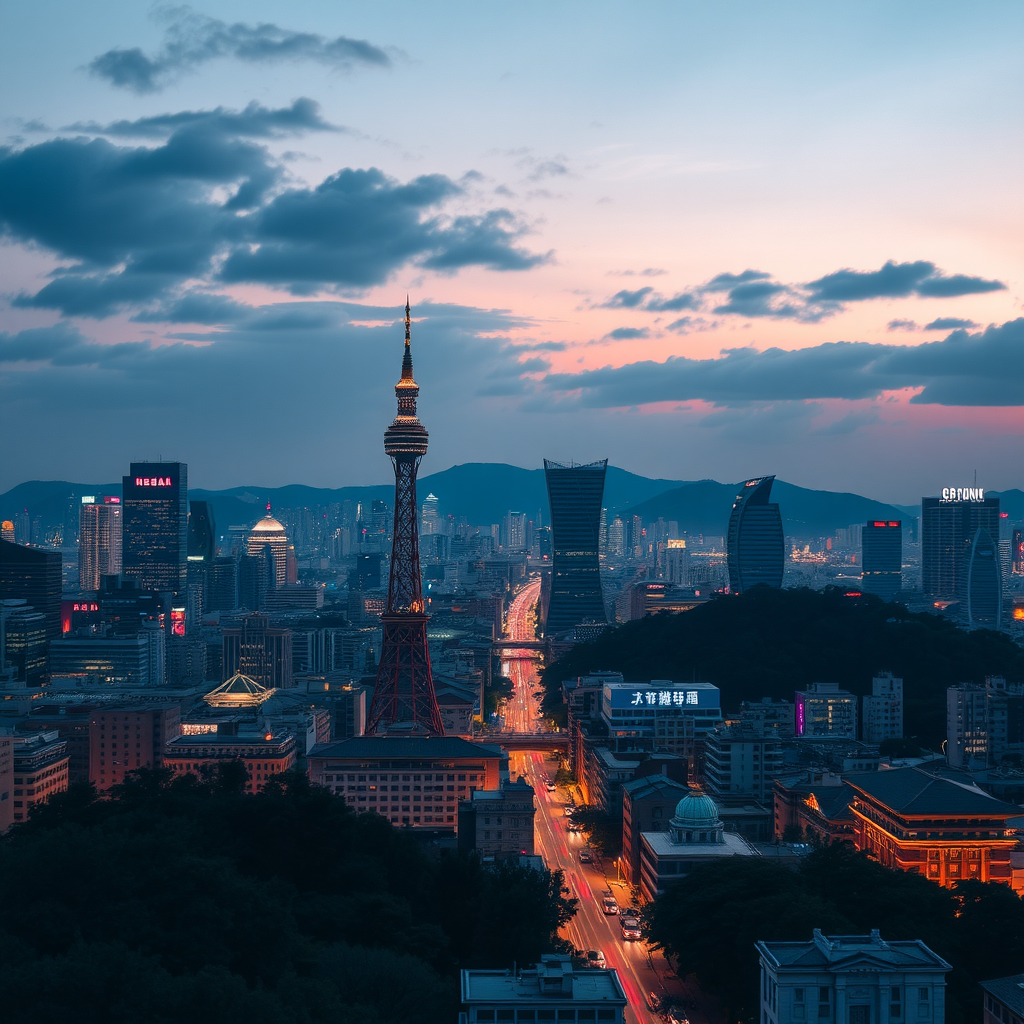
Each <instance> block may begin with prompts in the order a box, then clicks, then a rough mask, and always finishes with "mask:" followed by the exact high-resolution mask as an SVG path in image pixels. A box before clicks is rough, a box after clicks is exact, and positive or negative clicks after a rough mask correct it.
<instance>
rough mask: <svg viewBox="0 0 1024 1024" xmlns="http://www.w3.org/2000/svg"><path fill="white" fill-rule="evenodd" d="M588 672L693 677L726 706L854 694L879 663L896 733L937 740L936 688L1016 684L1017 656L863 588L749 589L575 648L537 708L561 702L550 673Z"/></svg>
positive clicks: (940, 728) (940, 708) (979, 634)
mask: <svg viewBox="0 0 1024 1024" xmlns="http://www.w3.org/2000/svg"><path fill="white" fill-rule="evenodd" d="M598 669H610V670H617V671H620V672H622V673H623V674H624V675H625V677H626V679H627V680H645V679H677V680H685V679H692V678H697V679H705V680H707V681H708V682H711V683H714V684H715V685H716V686H719V687H720V688H721V690H722V705H723V707H724V708H725V709H727V710H729V711H734V710H738V708H739V705H740V702H741V701H744V700H760V699H761V698H762V697H774V698H776V699H779V698H785V699H787V700H792V699H793V692H794V691H795V690H797V689H799V688H800V687H802V686H805V685H806V684H808V683H812V682H827V683H839V684H841V685H842V686H843V687H844V688H846V689H849V690H850V691H851V692H852V693H856V694H861V695H863V694H866V693H870V692H871V677H872V676H873V675H874V674H875V673H877V672H878V671H880V670H885V669H889V670H891V671H892V672H893V673H894V674H895V675H897V676H901V677H902V678H903V681H904V698H905V722H906V732H907V735H908V736H912V737H916V738H917V739H918V740H919V741H920V742H921V743H924V744H928V745H931V746H932V747H937V746H938V744H940V743H941V742H942V740H943V739H944V737H945V729H946V719H945V713H946V712H945V708H946V703H945V700H946V698H945V693H946V687H947V686H952V685H955V684H956V683H959V682H970V681H973V682H982V681H983V680H984V677H985V676H986V675H1001V676H1005V677H1006V678H1007V679H1008V680H1010V681H1011V682H1021V681H1024V651H1022V650H1021V648H1020V647H1019V646H1017V645H1016V644H1014V643H1013V641H1012V640H1011V639H1010V638H1009V637H1008V636H1006V635H1005V634H1003V633H998V632H995V631H992V630H975V631H973V632H967V631H966V630H962V629H958V628H957V627H956V626H955V625H953V623H952V622H950V621H949V620H948V619H944V618H942V617H941V616H938V615H927V614H921V613H914V612H909V611H907V609H906V608H905V607H904V606H903V605H899V604H887V603H885V602H883V601H881V600H880V599H879V598H877V597H872V596H870V595H865V596H863V597H847V596H846V595H845V592H844V591H842V590H838V589H836V588H830V589H828V590H824V591H815V590H806V589H801V590H773V589H770V588H767V587H756V588H754V589H753V590H751V591H749V592H748V593H746V594H740V595H735V594H734V595H722V596H719V597H716V598H715V599H714V600H712V601H709V602H708V603H707V604H706V605H702V606H700V607H698V608H695V609H693V610H692V611H689V612H684V613H682V614H676V615H672V614H668V613H662V614H660V615H654V616H649V617H647V618H644V619H639V620H637V621H635V622H628V623H626V624H625V625H623V626H620V627H618V628H617V629H613V630H610V631H608V632H606V633H604V634H603V635H602V636H600V637H598V639H597V640H595V641H593V642H592V643H588V644H578V645H577V646H576V647H574V648H573V649H572V650H571V651H570V652H569V653H568V654H567V655H566V656H565V657H564V658H562V659H561V660H559V661H557V662H555V663H554V664H553V665H552V666H550V668H548V669H547V671H546V672H545V673H544V686H545V688H546V690H547V694H546V697H545V707H546V708H547V709H548V710H549V711H554V710H556V709H557V708H558V707H559V706H560V705H561V693H560V686H561V683H562V680H564V679H568V678H571V677H573V676H578V675H586V674H587V673H588V672H592V671H595V670H598Z"/></svg>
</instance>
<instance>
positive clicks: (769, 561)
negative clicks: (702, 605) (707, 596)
mask: <svg viewBox="0 0 1024 1024" xmlns="http://www.w3.org/2000/svg"><path fill="white" fill-rule="evenodd" d="M774 481H775V477H774V476H765V477H758V478H757V479H755V480H747V481H746V482H745V483H744V484H743V485H742V486H741V487H740V490H739V493H738V494H737V495H736V499H735V501H733V504H732V512H731V514H730V515H729V533H728V537H727V538H726V551H727V555H728V562H729V588H730V589H731V590H732V591H733V593H736V594H742V593H743V592H744V591H747V590H749V589H750V588H751V587H754V586H757V585H758V584H765V585H766V586H769V587H781V586H782V576H783V572H784V569H785V559H786V542H785V537H784V536H783V533H782V514H781V513H780V512H779V506H778V505H777V504H775V503H774V502H770V501H769V498H771V493H772V483H773V482H774Z"/></svg>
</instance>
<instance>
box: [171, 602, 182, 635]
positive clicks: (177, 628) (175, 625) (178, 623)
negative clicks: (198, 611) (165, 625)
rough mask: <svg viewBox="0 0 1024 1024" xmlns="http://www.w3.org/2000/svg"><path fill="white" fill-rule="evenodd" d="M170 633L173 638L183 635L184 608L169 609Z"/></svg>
mask: <svg viewBox="0 0 1024 1024" xmlns="http://www.w3.org/2000/svg"><path fill="white" fill-rule="evenodd" d="M171 632H172V633H173V634H174V635H175V636H184V635H185V609H184V608H172V609H171Z"/></svg>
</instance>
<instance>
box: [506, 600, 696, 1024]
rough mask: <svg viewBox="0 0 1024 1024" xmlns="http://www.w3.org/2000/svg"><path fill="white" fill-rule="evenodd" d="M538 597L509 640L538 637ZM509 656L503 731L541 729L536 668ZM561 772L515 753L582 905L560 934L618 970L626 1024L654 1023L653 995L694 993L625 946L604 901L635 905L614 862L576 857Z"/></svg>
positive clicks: (539, 846)
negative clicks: (557, 784) (551, 784)
mask: <svg viewBox="0 0 1024 1024" xmlns="http://www.w3.org/2000/svg"><path fill="white" fill-rule="evenodd" d="M539 597H540V582H539V581H536V582H532V583H528V584H527V585H526V586H525V587H524V588H523V589H522V590H521V591H520V592H519V594H518V595H516V597H515V598H514V599H513V601H512V604H511V605H510V607H509V611H508V616H507V619H506V622H507V627H506V632H507V635H508V637H509V639H510V640H531V639H533V638H534V607H535V605H536V603H537V600H538V598H539ZM508 653H509V658H508V659H507V660H506V661H504V662H503V663H502V671H503V672H504V673H505V674H506V675H507V676H508V677H509V679H511V680H512V683H513V685H514V687H515V691H514V693H513V696H512V697H511V699H510V700H508V701H506V702H505V706H504V708H503V714H504V719H505V728H506V730H508V731H510V732H541V731H544V722H543V720H542V718H541V715H540V706H539V700H538V697H539V694H540V680H539V675H538V671H537V668H538V663H537V662H536V661H534V660H526V659H520V658H517V657H516V656H515V651H509V652H508ZM524 653H525V652H524ZM531 653H532V652H531ZM556 768H557V765H556V763H554V762H551V761H547V760H546V759H545V755H544V754H542V753H540V752H539V751H526V752H522V753H519V752H516V753H513V754H511V755H510V770H511V772H512V774H513V775H516V774H518V775H522V776H525V777H526V779H527V780H528V781H529V783H530V785H532V786H533V788H534V791H535V792H536V803H537V815H536V818H535V822H534V844H535V848H536V851H537V853H539V854H540V855H541V856H542V857H543V858H544V861H545V863H546V864H547V866H548V867H549V868H550V869H551V870H561V871H562V872H563V873H564V875H565V880H566V885H567V886H568V887H569V889H570V890H571V893H572V895H573V896H574V897H576V898H577V899H578V900H579V910H578V911H577V913H576V916H575V917H574V918H573V919H572V921H570V922H569V925H568V926H567V927H566V928H565V929H564V930H563V933H562V935H563V938H566V939H568V940H569V941H570V942H571V943H572V944H573V946H575V947H576V948H577V949H579V950H590V949H599V950H601V951H602V952H603V953H604V955H605V959H606V960H607V963H608V966H609V967H614V968H615V970H616V971H618V974H619V978H620V980H621V981H622V985H623V988H624V989H625V992H626V997H627V999H628V1000H629V1006H628V1007H627V1009H626V1020H627V1022H629V1024H657V1022H659V1021H660V1018H659V1017H658V1016H657V1014H654V1013H651V1012H650V1011H649V1010H648V1009H647V1005H646V999H647V995H648V993H649V992H652V991H653V992H656V993H658V994H659V995H661V994H662V992H664V991H668V992H669V994H671V995H674V996H677V997H679V996H687V995H689V993H688V992H686V990H685V987H684V986H683V985H681V984H680V983H679V982H678V981H677V980H676V979H675V978H674V976H672V975H671V972H670V968H669V965H668V964H667V963H666V961H665V959H664V957H663V956H662V955H661V954H660V953H656V954H654V955H653V956H652V955H650V954H649V952H648V949H647V945H646V943H644V942H627V941H625V940H624V939H623V938H622V931H621V928H620V926H619V918H618V917H617V916H612V915H605V913H604V912H603V910H602V907H601V898H602V895H603V894H604V892H605V891H606V890H609V889H610V891H611V892H612V893H614V895H615V899H616V902H617V903H618V904H619V906H620V907H625V906H629V905H630V903H631V902H632V900H631V897H630V892H629V888H628V887H627V886H626V885H625V883H623V882H617V881H616V880H615V866H614V864H610V865H608V864H605V865H602V864H601V863H600V862H599V861H598V860H597V859H596V858H595V862H594V863H593V864H583V863H581V862H580V859H579V855H580V853H581V852H582V851H583V850H584V849H585V848H586V844H585V842H584V841H583V839H582V838H581V837H580V836H579V835H577V834H574V833H570V832H569V831H568V830H567V828H566V825H567V824H568V819H567V818H566V817H565V807H566V802H567V795H566V793H565V792H563V791H558V790H556V791H555V792H550V793H549V792H548V790H547V784H548V780H549V777H553V775H554V772H555V770H556ZM606 869H610V874H611V879H610V880H609V879H608V878H607V877H606V875H605V870H606ZM691 1020H692V1021H693V1024H705V1019H704V1017H703V1015H702V1014H700V1013H697V1014H691Z"/></svg>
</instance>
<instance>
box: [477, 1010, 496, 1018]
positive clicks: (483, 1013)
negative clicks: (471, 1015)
mask: <svg viewBox="0 0 1024 1024" xmlns="http://www.w3.org/2000/svg"><path fill="white" fill-rule="evenodd" d="M476 1019H477V1020H494V1011H493V1010H477V1011H476Z"/></svg>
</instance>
